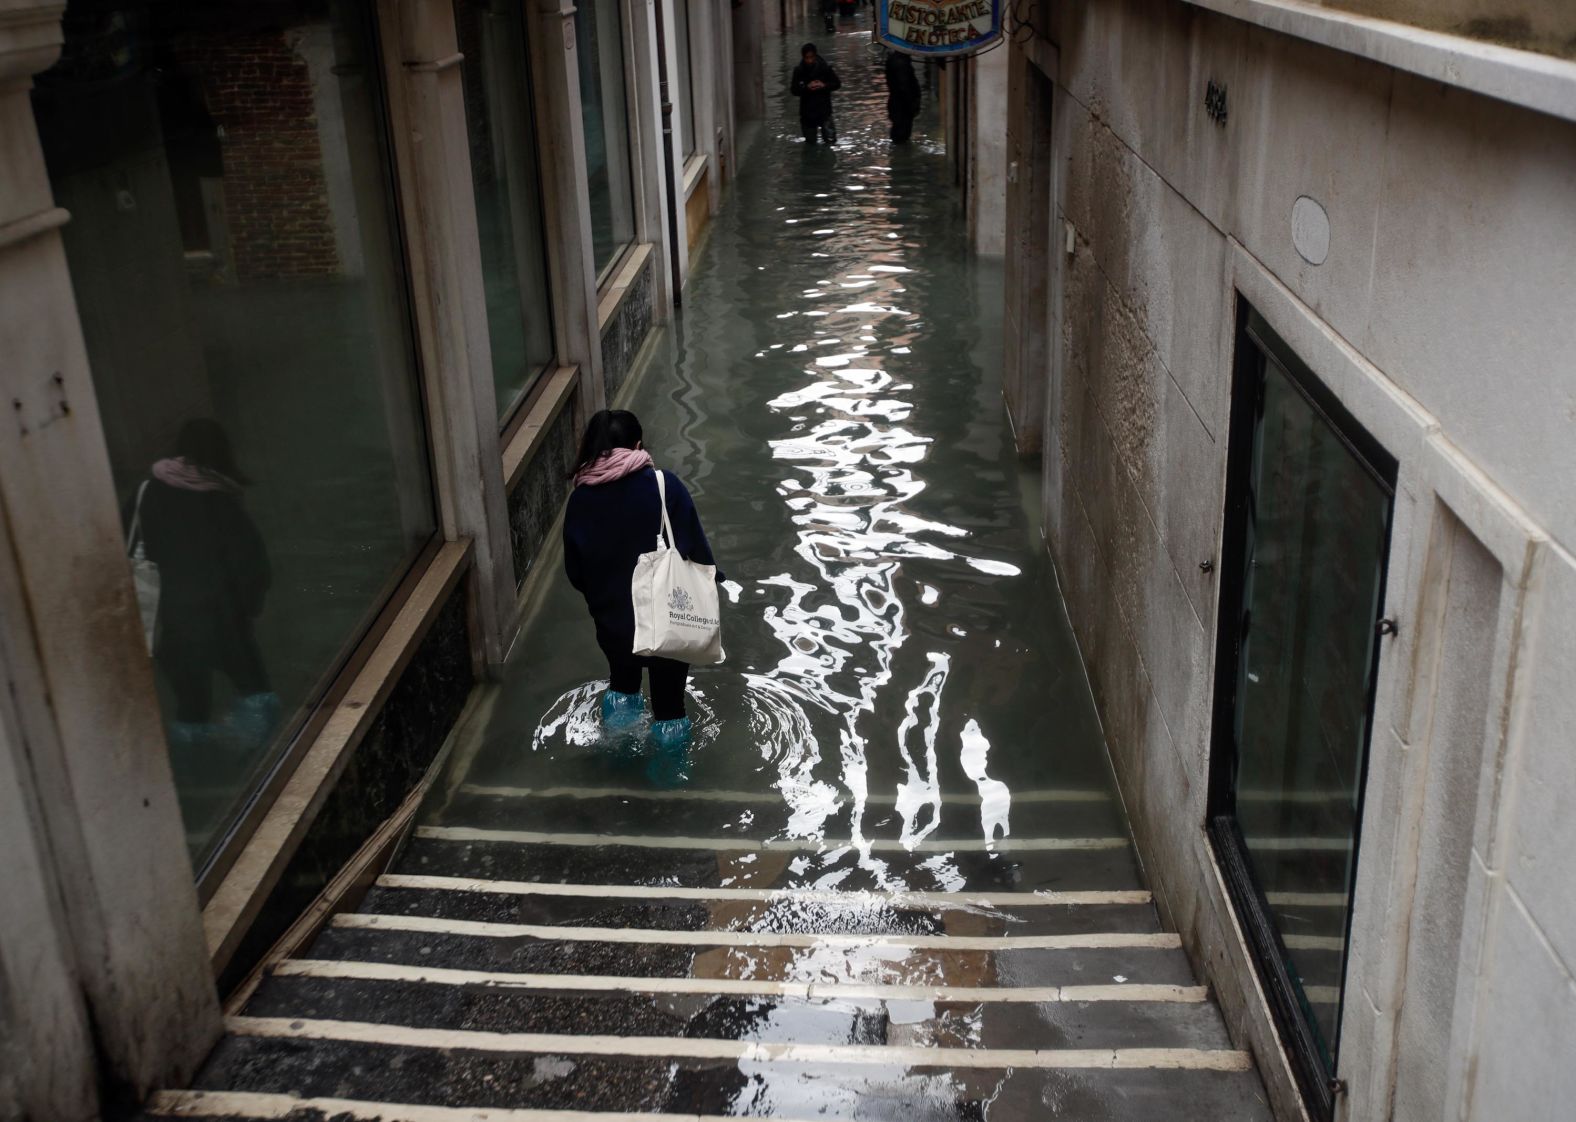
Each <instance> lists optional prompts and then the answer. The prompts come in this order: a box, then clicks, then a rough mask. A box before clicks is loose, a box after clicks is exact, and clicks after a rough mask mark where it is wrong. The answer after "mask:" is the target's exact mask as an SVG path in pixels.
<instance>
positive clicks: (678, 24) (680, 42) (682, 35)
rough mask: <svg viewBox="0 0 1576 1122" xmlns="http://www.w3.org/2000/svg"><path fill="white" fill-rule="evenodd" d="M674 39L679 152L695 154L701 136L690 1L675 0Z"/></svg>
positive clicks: (689, 154)
mask: <svg viewBox="0 0 1576 1122" xmlns="http://www.w3.org/2000/svg"><path fill="white" fill-rule="evenodd" d="M673 37H674V39H675V40H676V42H675V44H674V47H675V49H676V51H677V53H678V59H679V65H678V71H679V72H678V97H677V99H678V109H679V151H680V152H682V153H683V154H684V156H685V157H686V158H688V157H690V156H693V155H694V154H695V149H696V148H697V147H698V146H699V143H700V135H699V134H698V133H697V132H696V131H695V80H694V77H693V75H692V72H691V69H690V19H689V0H673Z"/></svg>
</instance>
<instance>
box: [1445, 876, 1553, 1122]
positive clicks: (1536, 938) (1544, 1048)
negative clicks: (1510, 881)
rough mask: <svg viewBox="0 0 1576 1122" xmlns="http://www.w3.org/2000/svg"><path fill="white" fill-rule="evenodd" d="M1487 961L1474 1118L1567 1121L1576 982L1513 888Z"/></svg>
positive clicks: (1503, 905)
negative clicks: (1556, 955)
mask: <svg viewBox="0 0 1576 1122" xmlns="http://www.w3.org/2000/svg"><path fill="white" fill-rule="evenodd" d="M1503 895H1504V897H1505V898H1504V899H1502V900H1501V901H1500V903H1499V906H1498V908H1497V909H1496V912H1497V922H1496V925H1495V928H1494V931H1493V933H1492V935H1491V936H1490V938H1491V940H1492V942H1491V947H1490V952H1489V957H1488V960H1487V961H1486V962H1485V963H1484V975H1485V976H1484V987H1483V991H1482V997H1481V999H1480V1007H1479V1014H1478V1025H1477V1034H1476V1045H1477V1047H1476V1078H1475V1080H1474V1086H1473V1089H1472V1097H1471V1102H1470V1105H1469V1108H1468V1113H1467V1118H1468V1120H1469V1122H1505V1120H1507V1119H1511V1118H1514V1119H1516V1122H1561V1120H1563V1119H1566V1118H1569V1117H1570V1113H1569V1110H1570V1105H1571V1103H1573V1102H1576V1064H1573V1063H1571V1057H1570V1043H1571V1041H1572V1040H1576V982H1573V980H1572V978H1571V975H1570V973H1569V971H1568V969H1567V968H1566V966H1565V965H1564V964H1562V963H1561V962H1560V961H1559V960H1558V959H1557V958H1556V957H1555V955H1554V954H1553V951H1552V948H1550V946H1549V944H1548V943H1547V942H1546V941H1545V940H1544V939H1543V938H1542V936H1541V935H1540V934H1539V932H1538V930H1537V927H1536V925H1535V924H1534V923H1533V921H1532V919H1531V918H1530V917H1529V916H1528V915H1527V913H1526V912H1525V911H1524V910H1523V909H1522V908H1521V907H1520V905H1519V902H1518V901H1517V900H1516V899H1515V896H1514V894H1513V893H1508V892H1507V893H1503Z"/></svg>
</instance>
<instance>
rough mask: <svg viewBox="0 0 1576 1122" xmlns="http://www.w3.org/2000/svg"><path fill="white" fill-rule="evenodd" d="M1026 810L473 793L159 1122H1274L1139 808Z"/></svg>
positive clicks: (1064, 802)
mask: <svg viewBox="0 0 1576 1122" xmlns="http://www.w3.org/2000/svg"><path fill="white" fill-rule="evenodd" d="M968 798H969V796H959V797H958V799H959V801H967V800H968ZM975 801H976V802H977V801H978V800H977V798H976V800H975ZM1013 804H1014V807H1015V818H1016V819H1017V820H1018V824H1019V826H1020V827H1022V826H1023V825H1025V824H1027V823H1028V822H1031V821H1032V822H1036V823H1037V824H1038V827H1039V828H1038V829H1037V830H1035V831H1033V834H1032V836H1028V837H1020V836H1019V835H1018V834H1014V835H1013V836H1012V837H1011V838H1010V839H1006V840H1000V841H997V842H994V843H986V842H984V841H981V840H979V839H974V840H965V839H957V840H946V839H937V838H934V837H925V838H922V839H915V838H903V837H893V836H882V837H876V838H868V839H866V838H860V839H857V840H848V839H847V838H846V835H845V840H844V841H842V842H839V841H837V840H836V838H835V836H833V837H831V838H830V839H829V840H824V841H810V840H799V839H793V838H791V837H790V836H789V835H788V834H787V833H786V832H785V831H786V823H787V812H786V811H785V810H784V808H783V802H782V799H781V797H780V796H779V795H778V794H777V793H775V792H772V793H771V795H770V798H764V797H756V796H752V795H750V794H747V793H739V792H714V791H698V790H688V789H686V790H680V791H668V792H659V791H649V790H639V789H629V790H624V789H617V788H591V789H585V788H544V789H539V790H527V789H522V788H506V787H474V788H462V789H461V790H460V792H459V793H458V795H457V797H456V798H454V799H453V800H451V802H450V803H449V805H448V807H447V808H446V810H445V811H444V813H443V814H442V815H441V816H440V817H439V820H438V821H437V822H435V823H433V824H431V825H427V826H423V827H421V828H419V829H418V830H417V831H416V833H415V836H414V837H413V838H412V839H411V840H410V842H409V843H408V845H407V847H406V848H405V850H404V852H403V853H402V854H401V857H400V859H399V861H398V862H397V863H396V866H395V870H394V871H393V872H391V873H389V874H388V875H385V876H384V877H382V878H381V879H380V880H379V882H378V884H377V886H376V887H375V888H374V889H373V891H372V892H370V893H369V894H368V896H367V897H366V898H365V900H364V901H363V902H362V905H361V910H360V911H358V912H355V913H347V914H342V915H339V916H337V917H335V918H334V920H333V921H332V922H331V923H330V925H329V926H328V927H327V928H325V929H324V930H323V932H322V933H321V934H320V935H319V937H318V938H317V939H316V941H315V942H314V943H313V944H312V946H311V947H310V948H309V950H308V951H307V953H306V955H305V957H302V958H296V959H289V960H286V961H283V962H280V963H278V964H276V966H275V968H274V969H273V970H272V971H271V973H270V975H269V977H268V978H267V979H266V980H265V981H264V982H263V984H262V985H261V986H260V987H259V988H258V989H257V991H256V992H255V994H253V996H252V997H251V998H250V1000H249V1001H248V1003H247V1004H246V1006H245V1008H244V1010H243V1013H242V1015H241V1016H238V1017H235V1018H232V1019H231V1021H230V1023H229V1032H228V1035H227V1036H226V1037H225V1039H224V1040H223V1041H222V1042H221V1044H220V1045H219V1046H218V1048H217V1049H216V1050H215V1052H214V1054H213V1055H212V1057H211V1058H210V1060H209V1062H208V1064H207V1066H206V1067H205V1069H204V1070H203V1071H202V1073H201V1074H200V1077H199V1079H198V1080H197V1082H196V1087H195V1088H194V1089H192V1090H187V1091H170V1092H165V1093H163V1094H160V1095H159V1096H157V1097H156V1098H155V1099H154V1101H153V1102H152V1103H150V1104H149V1107H148V1112H147V1116H148V1117H149V1118H186V1119H206V1120H218V1119H262V1118H267V1119H288V1120H290V1122H308V1120H313V1122H326V1120H329V1119H333V1120H335V1122H362V1120H366V1122H371V1120H373V1119H378V1120H381V1122H503V1120H508V1122H565V1120H568V1122H573V1120H580V1119H584V1120H592V1122H595V1120H600V1122H619V1120H635V1119H642V1120H647V1122H680V1120H683V1122H695V1120H696V1119H698V1118H713V1117H758V1118H773V1119H796V1120H800V1122H810V1120H812V1119H815V1120H824V1119H881V1120H886V1119H891V1120H899V1119H901V1120H902V1122H931V1120H935V1122H940V1120H944V1119H945V1120H956V1119H986V1118H989V1119H993V1120H1016V1119H1025V1120H1028V1119H1040V1118H1046V1117H1065V1118H1070V1119H1077V1120H1079V1122H1095V1120H1099V1119H1135V1120H1136V1119H1144V1120H1150V1119H1159V1118H1164V1119H1166V1120H1167V1122H1187V1120H1193V1119H1197V1120H1201V1122H1202V1120H1208V1122H1237V1120H1242V1122H1248V1120H1253V1122H1262V1120H1267V1119H1269V1117H1270V1113H1269V1110H1268V1107H1267V1106H1266V1104H1265V1096H1264V1092H1263V1089H1262V1087H1261V1086H1260V1083H1259V1080H1258V1077H1257V1075H1256V1073H1255V1072H1254V1070H1253V1065H1252V1063H1251V1060H1250V1057H1249V1056H1248V1055H1246V1054H1245V1053H1243V1052H1241V1051H1237V1050H1235V1049H1234V1048H1233V1047H1232V1044H1231V1042H1230V1040H1229V1038H1228V1036H1227V1033H1226V1030H1225V1026H1224V1024H1223V1022H1222V1019H1221V1017H1220V1014H1219V1012H1218V1010H1217V1009H1216V1008H1215V1006H1214V1004H1213V1003H1212V1002H1211V1001H1210V999H1209V995H1208V994H1207V992H1206V991H1205V990H1204V989H1203V988H1202V987H1200V986H1199V985H1198V984H1197V982H1196V979H1195V978H1194V976H1193V973H1192V971H1191V969H1190V967H1189V964H1188V961H1187V959H1186V957H1185V956H1184V955H1183V953H1182V950H1181V947H1180V943H1179V941H1178V939H1177V937H1176V936H1175V935H1173V934H1170V933H1167V932H1165V931H1162V930H1161V928H1160V924H1159V922H1158V916H1157V913H1156V911H1155V908H1154V906H1153V904H1152V903H1151V901H1150V897H1149V894H1148V892H1146V891H1145V890H1144V888H1143V885H1142V883H1141V880H1140V877H1139V870H1138V868H1137V865H1136V861H1135V859H1134V856H1133V852H1132V849H1131V847H1130V844H1129V842H1128V838H1127V835H1126V831H1125V827H1124V824H1123V823H1122V820H1121V815H1120V812H1119V810H1118V809H1117V808H1115V807H1114V806H1113V805H1112V804H1111V802H1110V800H1108V799H1107V798H1106V797H1105V796H1104V795H1103V794H1102V793H1100V792H1086V791H1062V792H1055V791H1052V792H1029V793H1026V794H1015V795H1014V796H1013ZM876 817H879V815H877V816H876ZM838 821H839V820H838V819H837V818H835V817H834V818H833V819H831V820H830V824H829V826H828V833H829V834H833V833H834V831H835V827H836V825H837V823H838ZM522 823H528V824H529V825H530V826H531V827H532V828H531V829H529V830H524V829H520V828H519V826H520V825H521V824H522ZM613 823H617V826H618V829H619V831H620V833H619V834H617V835H609V834H606V833H603V832H602V831H601V830H599V829H598V828H597V827H598V826H599V825H601V826H606V825H609V824H613ZM741 823H746V824H748V828H747V829H741V826H740V824H741ZM851 832H852V831H850V833H851Z"/></svg>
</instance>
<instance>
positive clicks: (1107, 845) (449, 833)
mask: <svg viewBox="0 0 1576 1122" xmlns="http://www.w3.org/2000/svg"><path fill="white" fill-rule="evenodd" d="M416 836H417V837H421V838H432V839H434V840H436V841H460V842H504V843H508V844H511V845H570V846H580V847H583V848H602V847H609V846H629V847H633V848H637V849H700V850H708V851H716V852H723V851H736V850H741V851H748V852H752V853H753V852H757V851H759V850H779V851H781V850H803V851H808V852H818V851H819V852H824V851H827V850H837V849H850V848H855V846H854V843H853V842H851V841H849V840H847V839H846V838H838V839H833V838H822V839H816V838H767V839H764V840H763V839H756V838H685V837H661V836H657V835H652V834H553V833H544V832H539V831H536V830H481V829H477V828H475V827H472V826H418V827H417V828H416ZM1127 845H1128V842H1127V839H1126V838H1003V839H1002V840H1001V841H986V840H985V839H984V838H949V839H940V840H938V839H933V838H927V839H925V840H924V841H917V842H915V843H913V844H912V845H905V844H904V843H903V842H902V841H900V840H899V839H897V838H877V839H867V840H866V841H864V842H862V843H860V848H862V847H865V846H868V847H869V848H870V849H871V850H874V851H876V852H880V853H894V852H896V853H973V852H977V853H1022V852H1027V851H1030V850H1033V851H1041V850H1069V849H1071V850H1082V849H1126V848H1127Z"/></svg>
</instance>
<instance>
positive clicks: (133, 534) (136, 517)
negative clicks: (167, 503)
mask: <svg viewBox="0 0 1576 1122" xmlns="http://www.w3.org/2000/svg"><path fill="white" fill-rule="evenodd" d="M147 490H148V480H146V479H144V480H143V481H142V486H141V487H138V488H137V505H136V507H135V508H133V510H132V512H131V529H129V530H127V531H126V552H127V553H128V554H129V553H130V552H131V551H132V550H134V549H136V548H137V542H138V541H139V540H140V539H141V536H142V496H143V495H144V494H146V493H147Z"/></svg>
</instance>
